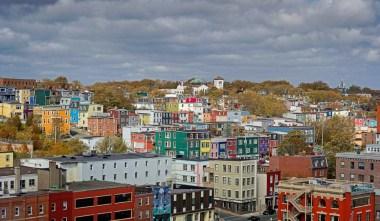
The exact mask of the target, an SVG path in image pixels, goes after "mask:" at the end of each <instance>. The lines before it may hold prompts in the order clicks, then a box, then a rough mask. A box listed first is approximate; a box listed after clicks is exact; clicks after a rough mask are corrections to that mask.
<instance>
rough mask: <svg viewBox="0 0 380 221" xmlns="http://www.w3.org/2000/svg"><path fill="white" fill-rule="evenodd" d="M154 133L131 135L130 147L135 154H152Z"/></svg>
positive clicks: (135, 133)
mask: <svg viewBox="0 0 380 221" xmlns="http://www.w3.org/2000/svg"><path fill="white" fill-rule="evenodd" d="M154 136H155V133H154V132H140V133H137V132H133V133H131V137H132V139H131V146H132V148H133V150H134V151H135V152H137V153H147V152H152V151H153V149H154Z"/></svg>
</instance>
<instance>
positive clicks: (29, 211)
mask: <svg viewBox="0 0 380 221" xmlns="http://www.w3.org/2000/svg"><path fill="white" fill-rule="evenodd" d="M27 210H28V215H29V216H31V215H33V209H32V207H31V206H28V208H27Z"/></svg>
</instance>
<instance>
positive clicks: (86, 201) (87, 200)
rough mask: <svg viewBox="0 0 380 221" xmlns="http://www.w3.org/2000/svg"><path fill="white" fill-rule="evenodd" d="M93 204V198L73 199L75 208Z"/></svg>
mask: <svg viewBox="0 0 380 221" xmlns="http://www.w3.org/2000/svg"><path fill="white" fill-rule="evenodd" d="M93 205H94V198H84V199H77V200H76V201H75V207H76V208H82V207H89V206H93Z"/></svg>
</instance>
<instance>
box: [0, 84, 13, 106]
mask: <svg viewBox="0 0 380 221" xmlns="http://www.w3.org/2000/svg"><path fill="white" fill-rule="evenodd" d="M15 101H16V89H15V88H9V87H0V102H1V103H6V102H15Z"/></svg>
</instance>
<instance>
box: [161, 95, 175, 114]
mask: <svg viewBox="0 0 380 221" xmlns="http://www.w3.org/2000/svg"><path fill="white" fill-rule="evenodd" d="M164 99H165V111H167V112H170V113H178V110H179V103H178V98H177V96H175V97H167V96H165V98H164Z"/></svg>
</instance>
